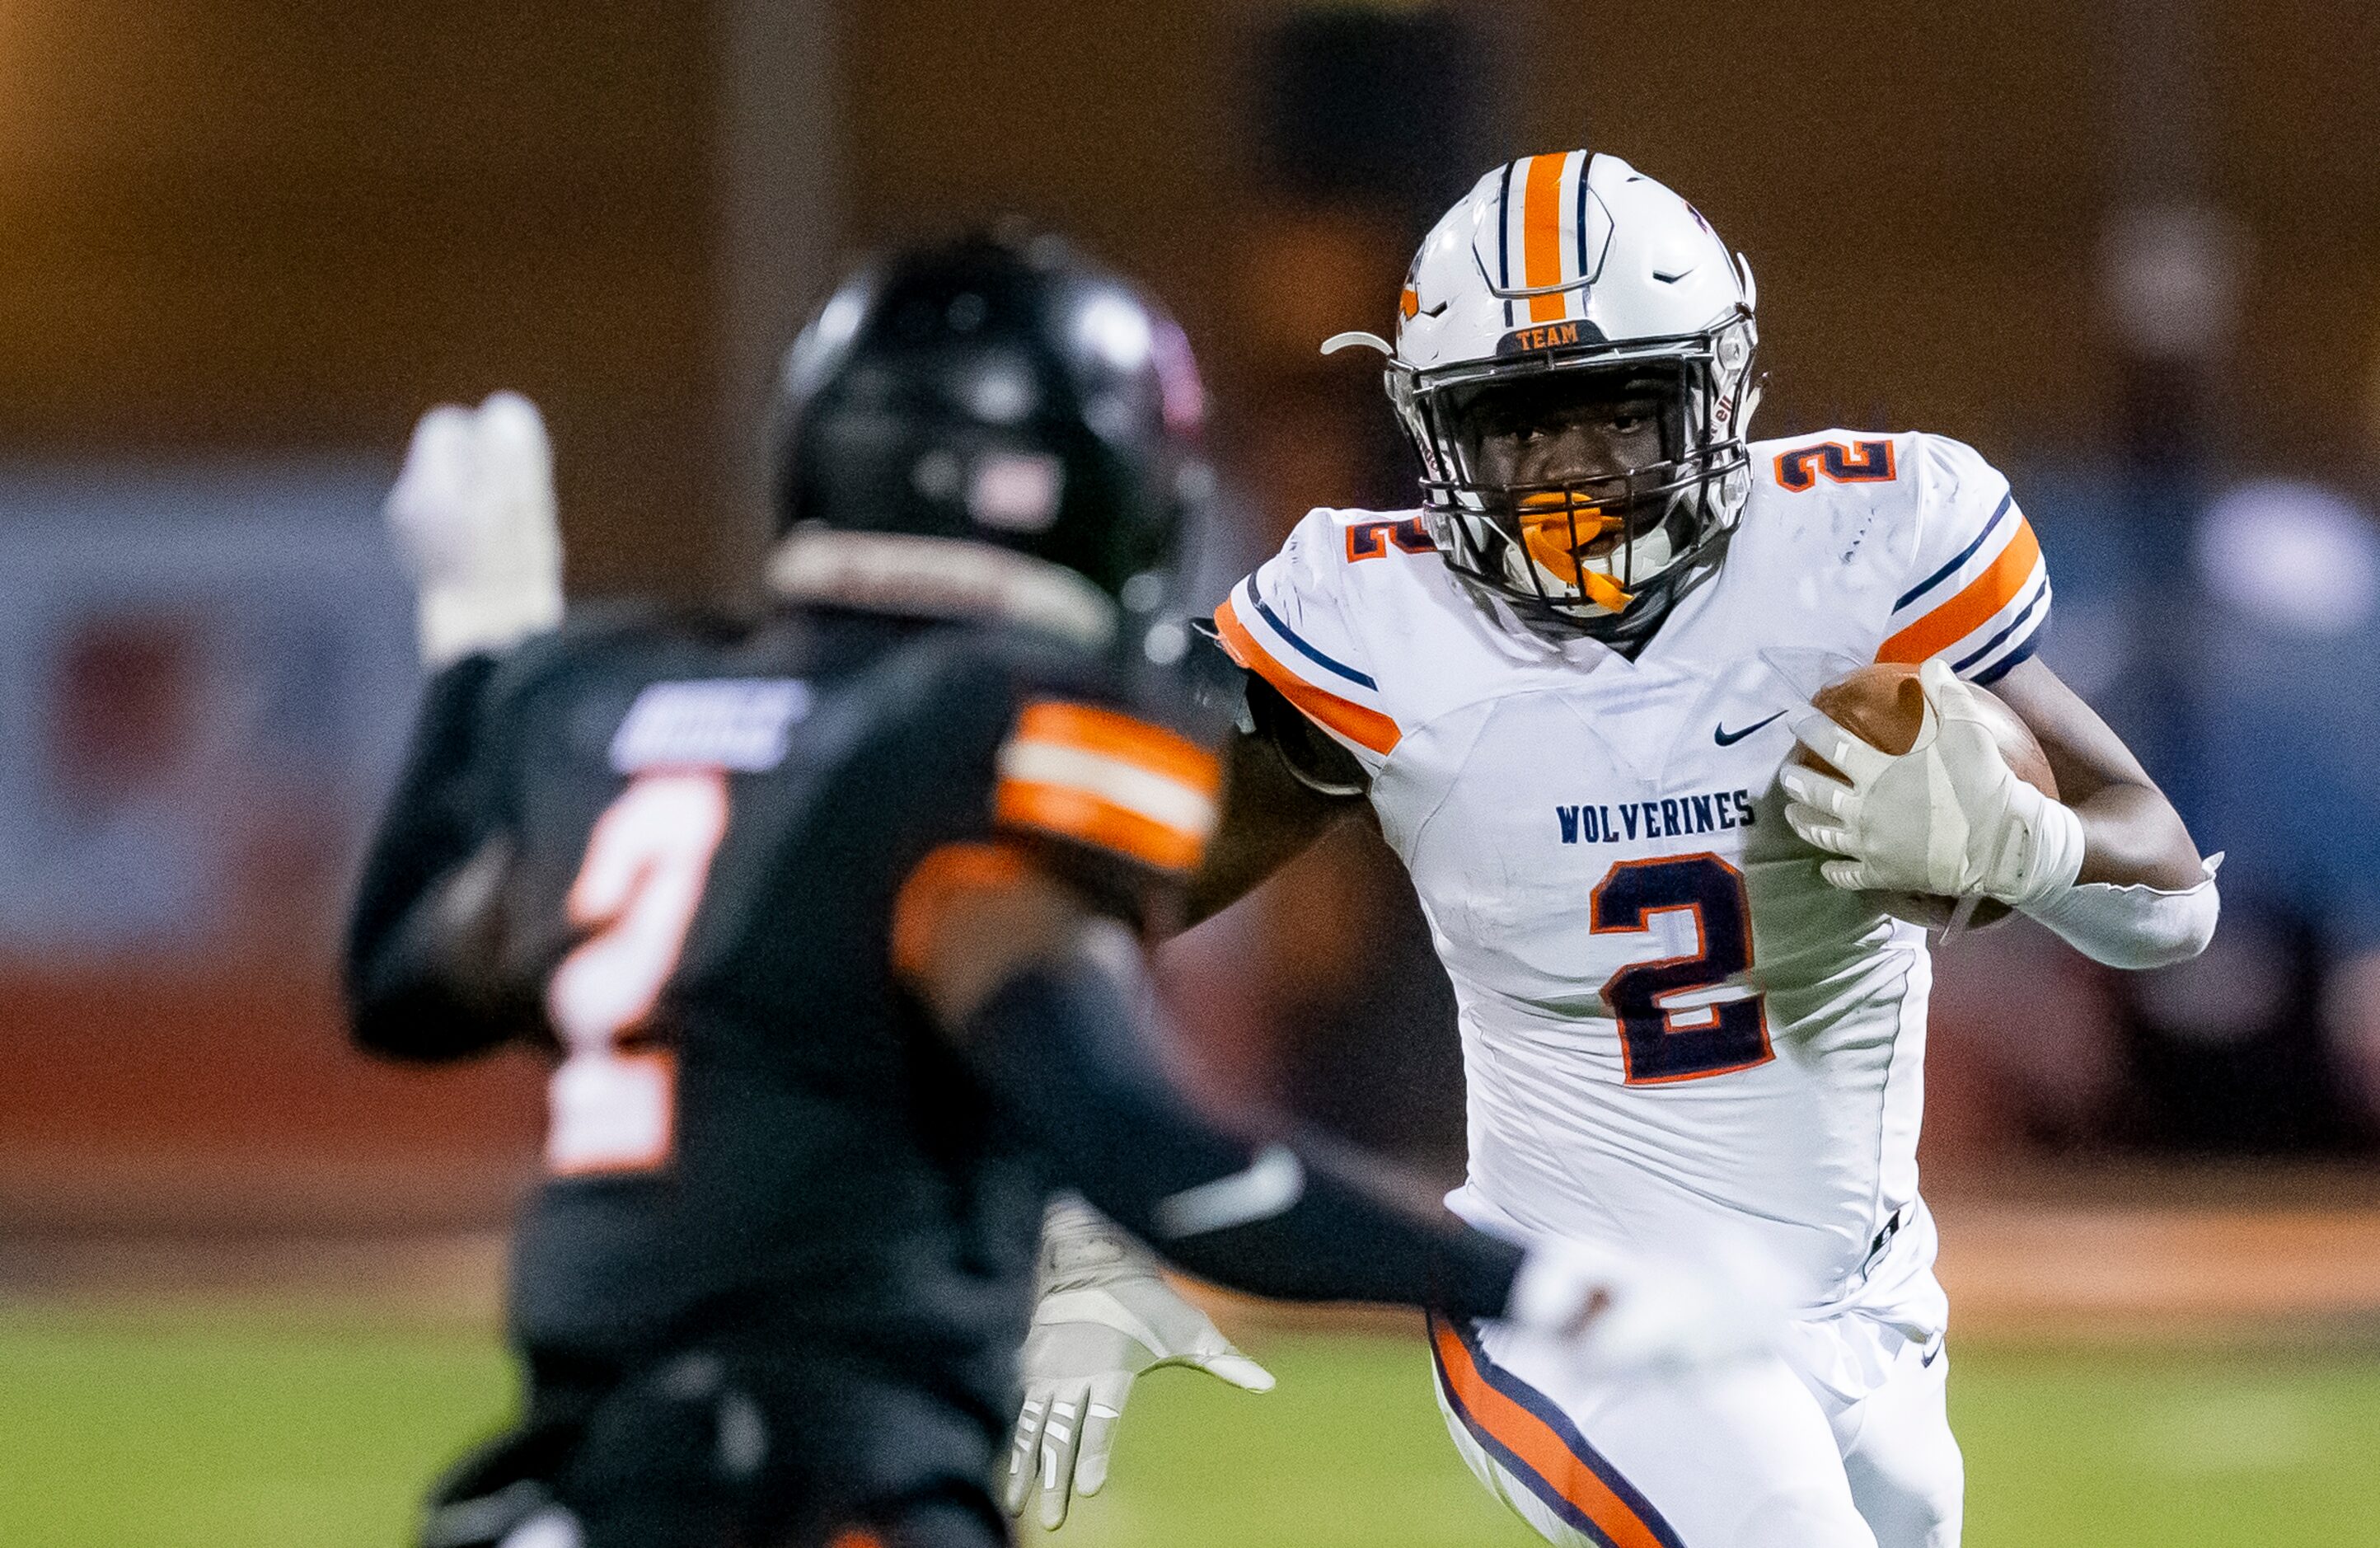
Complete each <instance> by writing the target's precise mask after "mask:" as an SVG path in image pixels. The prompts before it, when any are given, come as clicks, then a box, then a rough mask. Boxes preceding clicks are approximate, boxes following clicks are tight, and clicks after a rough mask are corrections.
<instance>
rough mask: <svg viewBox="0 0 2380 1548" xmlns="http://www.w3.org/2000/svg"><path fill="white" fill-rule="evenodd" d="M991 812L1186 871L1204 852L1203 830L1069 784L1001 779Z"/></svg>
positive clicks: (999, 817) (1009, 823) (1000, 818)
mask: <svg viewBox="0 0 2380 1548" xmlns="http://www.w3.org/2000/svg"><path fill="white" fill-rule="evenodd" d="M992 816H993V817H994V818H995V819H996V820H998V821H999V822H1001V823H1004V824H1006V825H1007V826H1010V827H1016V828H1032V829H1036V830H1038V831H1039V832H1042V833H1048V834H1055V835H1058V836H1059V837H1061V838H1071V839H1074V840H1075V841H1076V842H1077V843H1082V844H1088V845H1090V846H1092V847H1095V848H1100V849H1112V850H1114V851H1115V852H1116V853H1117V854H1120V855H1123V856H1125V857H1127V858H1129V859H1135V860H1138V861H1140V862H1141V863H1142V864H1144V865H1152V866H1155V867H1156V868H1157V869H1158V870H1160V871H1190V870H1193V869H1195V868H1196V866H1197V864H1198V860H1199V858H1200V857H1201V856H1202V855H1204V854H1205V853H1206V852H1207V840H1206V835H1203V834H1195V833H1189V832H1186V831H1184V829H1181V828H1177V827H1174V826H1172V825H1171V824H1169V823H1160V822H1157V821H1156V820H1154V819H1152V818H1148V817H1144V816H1142V815H1141V814H1140V813H1139V812H1137V811H1132V810H1131V809H1129V808H1127V807H1123V806H1119V805H1117V804H1116V803H1115V802H1113V801H1110V800H1102V799H1101V798H1099V797H1098V796H1095V795H1092V794H1091V793H1090V792H1089V791H1087V790H1078V789H1076V788H1075V787H1074V786H1067V785H1042V784H1037V783H1034V782H1031V781H1027V780H1021V779H1003V780H1002V781H1001V782H1000V793H999V795H998V797H997V798H995V799H994V801H993V805H992Z"/></svg>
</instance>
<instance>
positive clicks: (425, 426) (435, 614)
mask: <svg viewBox="0 0 2380 1548" xmlns="http://www.w3.org/2000/svg"><path fill="white" fill-rule="evenodd" d="M385 516H386V518H387V521H388V526H389V533H390V537H391V538H392V540H393V541H394V542H395V546H396V549H397V552H398V554H399V555H401V556H402V557H403V558H404V560H405V562H406V567H407V569H408V570H410V571H411V572H412V575H413V579H414V585H415V590H416V593H417V600H418V603H419V625H420V646H421V656H422V664H424V665H425V666H427V667H428V668H429V669H430V671H431V680H430V685H429V688H428V690H427V691H426V692H425V694H424V695H423V701H422V708H421V713H420V717H419V721H418V723H417V725H416V729H415V732H414V741H413V747H412V750H411V751H410V753H409V754H408V756H407V761H406V767H405V771H404V774H402V775H401V776H400V778H399V779H398V782H397V787H396V790H395V793H394V794H393V795H392V796H391V797H390V799H389V805H388V809H387V811H386V812H385V813H384V814H383V817H382V820H381V825H380V828H379V831H378V833H377V834H376V835H375V836H374V838H373V841H372V847H371V849H370V854H369V855H368V857H367V859H366V860H365V862H364V872H363V879H362V882H361V884H360V885H359V887H358V892H357V898H356V905H355V909H354V912H353V914H352V916H351V918H350V921H349V925H348V932H347V945H346V989H347V1000H348V1006H349V1019H350V1024H351V1026H352V1027H353V1030H354V1034H355V1038H356V1041H357V1042H359V1043H360V1044H362V1045H363V1046H364V1047H366V1048H370V1049H372V1050H373V1051H375V1052H378V1053H383V1054H395V1055H398V1056H400V1057H406V1058H423V1059H435V1058H452V1057H455V1056H458V1055H460V1054H468V1053H472V1052H474V1051H476V1050H479V1049H481V1048H485V1047H488V1046H490V1045H492V1044H493V1043H495V1042H501V1041H503V1040H504V1038H506V1037H508V1036H510V1035H511V1034H512V1033H513V1032H515V1031H516V1030H519V1029H520V1028H521V1027H522V1026H524V1025H526V1024H530V1023H531V1022H533V1019H534V1018H533V1012H531V1011H528V1010H525V1008H524V1007H523V1006H521V1005H519V1004H518V1003H517V993H518V991H517V988H516V987H515V986H507V985H505V984H504V983H503V982H502V981H501V980H500V978H499V976H498V964H499V959H500V957H501V946H502V941H501V929H500V927H501V925H502V922H503V918H504V910H503V907H502V905H503V901H504V882H505V879H506V872H507V869H508V867H509V864H510V859H511V849H510V845H509V843H508V841H507V839H506V836H505V834H504V820H503V817H502V814H501V812H500V811H499V810H498V806H499V803H498V802H497V801H496V800H495V799H494V790H493V782H492V780H491V779H490V778H489V775H488V771H489V768H490V765H491V760H490V756H489V753H490V750H489V749H487V748H486V747H484V746H483V745H481V744H482V740H483V731H484V726H485V721H486V716H485V714H484V713H483V711H482V707H481V706H482V702H483V701H484V700H485V698H486V696H487V692H488V685H489V681H490V679H491V677H492V676H493V675H494V673H495V670H496V656H497V653H498V652H504V651H506V650H508V649H510V648H511V647H512V646H514V645H515V644H516V643H518V642H519V641H520V640H524V639H526V638H527V637H528V636H530V635H532V634H536V633H539V632H540V631H542V630H545V629H549V628H553V626H554V625H555V624H557V623H559V622H560V621H561V617H562V543H561V538H560V536H559V533H558V530H557V528H556V526H555V520H554V506H553V451H552V448H551V447H550V446H549V445H548V444H547V441H546V434H545V424H544V421H542V420H540V418H539V417H538V412H537V409H536V408H535V407H534V406H532V405H531V404H530V403H529V402H528V399H527V398H524V397H521V396H517V395H516V394H512V393H496V394H493V395H492V396H490V397H489V398H488V399H487V401H486V402H485V403H482V404H481V405H480V407H479V408H456V407H455V406H453V405H451V404H448V405H441V406H440V407H438V408H432V409H431V410H430V412H428V413H427V414H424V415H423V416H422V417H421V421H420V423H419V425H417V426H416V427H415V429H414V433H413V441H412V445H410V446H409V447H407V452H406V458H405V469H404V471H403V472H401V473H400V474H399V475H398V476H397V481H396V484H395V488H393V489H391V490H390V491H389V495H388V501H387V506H386V509H385Z"/></svg>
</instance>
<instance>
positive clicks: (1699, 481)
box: [1389, 311, 1753, 639]
mask: <svg viewBox="0 0 2380 1548" xmlns="http://www.w3.org/2000/svg"><path fill="white" fill-rule="evenodd" d="M1752 345H1753V324H1752V320H1751V317H1750V315H1749V312H1748V311H1742V312H1740V313H1739V314H1738V315H1735V316H1730V317H1729V318H1727V319H1726V320H1724V321H1723V322H1722V323H1719V324H1718V325H1716V326H1714V327H1712V328H1710V329H1707V330H1706V331H1704V332H1703V333H1700V334H1696V335H1687V336H1685V337H1682V338H1670V339H1653V340H1639V341H1630V342H1628V343H1625V344H1619V345H1613V344H1606V343H1589V344H1581V345H1577V346H1573V347H1564V348H1560V349H1551V350H1537V351H1532V352H1530V353H1527V354H1524V355H1518V356H1512V357H1506V358H1501V359H1498V360H1482V361H1470V362H1464V363H1462V364H1459V365H1452V366H1448V367H1443V368H1440V369H1438V370H1434V371H1418V372H1417V371H1410V370H1397V369H1392V370H1391V371H1390V373H1389V375H1390V381H1389V390H1390V397H1391V398H1392V399H1393V400H1394V402H1395V404H1396V407H1397V408H1398V411H1399V414H1400V417H1401V418H1402V419H1403V421H1404V425H1405V429H1406V432H1407V433H1408V435H1409V436H1410V437H1411V438H1412V440H1413V442H1414V445H1415V449H1416V450H1417V451H1418V452H1419V453H1420V455H1421V460H1422V464H1423V469H1424V477H1423V480H1422V499H1423V510H1424V515H1425V518H1426V519H1427V522H1428V524H1429V527H1430V530H1431V532H1432V535H1433V536H1434V537H1435V538H1436V540H1437V542H1438V544H1439V551H1440V554H1441V555H1442V557H1443V558H1444V560H1445V562H1446V564H1447V567H1449V568H1450V569H1451V570H1453V571H1454V572H1455V573H1456V574H1457V575H1460V576H1462V577H1463V578H1464V579H1466V580H1468V581H1470V582H1471V583H1473V584H1474V585H1475V586H1477V587H1479V588H1481V589H1482V590H1484V591H1488V592H1490V593H1492V594H1493V595H1495V596H1496V597H1498V598H1500V599H1501V600H1503V601H1505V602H1507V603H1511V604H1512V606H1513V607H1514V608H1515V609H1516V610H1517V611H1518V612H1519V613H1521V614H1522V616H1524V617H1526V618H1529V619H1532V620H1536V621H1543V622H1550V623H1554V624H1557V625H1560V626H1563V627H1565V628H1571V629H1574V630H1577V631H1580V632H1584V633H1587V634H1590V635H1594V636H1597V637H1598V638H1606V639H1610V638H1615V637H1618V636H1620V635H1621V634H1623V633H1624V634H1626V635H1631V636H1636V637H1639V638H1641V637H1645V636H1647V635H1649V631H1650V628H1652V627H1654V626H1656V625H1658V620H1659V616H1660V615H1661V614H1663V613H1665V612H1666V611H1667V608H1668V605H1669V603H1670V602H1671V601H1673V600H1674V599H1675V597H1676V595H1677V594H1679V592H1680V591H1682V589H1683V586H1684V583H1685V582H1686V581H1687V580H1688V579H1690V578H1691V576H1692V574H1693V573H1694V571H1695V570H1696V569H1697V567H1702V568H1706V567H1707V566H1708V562H1709V561H1711V560H1712V559H1715V557H1716V554H1717V550H1718V542H1719V540H1720V539H1722V538H1723V537H1725V535H1726V534H1727V532H1728V531H1729V530H1731V529H1732V527H1733V526H1734V523H1735V519H1736V518H1737V517H1738V516H1739V515H1740V514H1741V513H1742V510H1743V502H1744V499H1745V497H1746V495H1747V494H1749V491H1750V480H1749V476H1748V464H1749V456H1748V453H1747V451H1746V449H1745V445H1744V439H1743V428H1742V427H1743V421H1744V420H1745V419H1746V418H1747V417H1748V415H1749V413H1750V409H1751V399H1752V396H1753V394H1752V393H1751V392H1750V391H1749V390H1748V387H1749V383H1750V379H1751V365H1752ZM1645 418H1649V419H1650V421H1651V423H1650V425H1648V426H1645V427H1643V428H1641V429H1635V430H1633V433H1627V434H1621V432H1622V431H1626V430H1628V429H1629V427H1630V426H1631V425H1632V422H1633V421H1637V420H1640V419H1645ZM1580 424H1586V425H1597V426H1600V427H1602V429H1601V430H1600V432H1599V433H1597V434H1595V435H1586V436H1585V437H1584V438H1583V440H1582V441H1581V442H1580V443H1578V444H1579V445H1584V446H1585V447H1588V448H1591V449H1590V451H1589V454H1588V455H1587V456H1585V457H1583V458H1577V459H1574V460H1575V461H1576V464H1577V465H1575V466H1563V465H1562V463H1563V459H1562V458H1561V457H1560V456H1559V455H1556V456H1554V457H1551V458H1550V459H1548V457H1543V456H1540V457H1536V458H1526V457H1519V456H1516V455H1515V453H1514V450H1513V448H1514V446H1515V445H1516V444H1518V443H1519V442H1520V441H1522V440H1524V439H1526V438H1527V436H1528V435H1532V434H1562V433H1564V431H1565V427H1569V426H1574V425H1580ZM1654 432H1657V433H1658V434H1657V435H1656V434H1654ZM1615 441H1618V442H1626V443H1633V454H1632V455H1628V456H1626V457H1624V459H1618V458H1617V457H1616V448H1615V445H1614V443H1615ZM1548 460H1550V461H1551V462H1552V464H1553V466H1551V467H1550V468H1548V467H1546V466H1545V464H1546V463H1547V462H1548ZM1615 460H1624V465H1614V463H1615ZM1533 463H1534V464H1535V466H1532V464H1533ZM1623 620H1624V622H1623Z"/></svg>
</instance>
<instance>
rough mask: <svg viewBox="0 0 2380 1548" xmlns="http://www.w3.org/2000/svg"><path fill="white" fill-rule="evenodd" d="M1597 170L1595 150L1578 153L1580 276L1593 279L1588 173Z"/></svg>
mask: <svg viewBox="0 0 2380 1548" xmlns="http://www.w3.org/2000/svg"><path fill="white" fill-rule="evenodd" d="M1594 170H1595V152H1593V151H1588V150H1581V151H1580V152H1579V153H1578V277H1579V278H1581V279H1593V278H1594V277H1595V274H1594V272H1593V270H1592V269H1591V268H1590V267H1589V266H1588V262H1587V256H1586V175H1587V174H1588V173H1590V172H1592V171H1594Z"/></svg>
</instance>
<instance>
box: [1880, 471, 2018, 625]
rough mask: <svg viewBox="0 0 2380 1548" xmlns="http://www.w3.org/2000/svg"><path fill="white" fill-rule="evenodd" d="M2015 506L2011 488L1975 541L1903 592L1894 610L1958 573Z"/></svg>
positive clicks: (2014, 493)
mask: <svg viewBox="0 0 2380 1548" xmlns="http://www.w3.org/2000/svg"><path fill="white" fill-rule="evenodd" d="M2015 508H2016V491H2015V490H2013V489H2011V490H2010V491H2009V492H2008V493H2007V494H2003V495H2001V496H2000V504H1999V509H1998V510H1996V511H1994V512H1992V518H1991V519H1990V520H1989V521H1986V522H1985V523H1984V530H1982V531H1980V532H1977V533H1976V534H1975V541H1974V542H1971V543H1969V544H1968V545H1967V546H1966V547H1964V548H1962V549H1961V550H1959V555H1958V557H1957V558H1955V559H1952V560H1951V561H1950V562H1949V564H1947V565H1944V566H1943V567H1941V568H1940V569H1937V570H1936V571H1935V572H1934V573H1933V574H1931V575H1929V576H1927V577H1926V578H1925V579H1924V580H1921V581H1919V582H1918V583H1917V584H1916V585H1915V586H1914V587H1913V588H1911V589H1910V590H1908V591H1903V592H1901V593H1900V601H1898V602H1896V603H1893V604H1892V610H1893V611H1894V612H1895V613H1898V612H1900V610H1901V609H1902V608H1904V607H1906V606H1908V605H1909V604H1910V603H1913V602H1915V601H1916V600H1917V599H1918V598H1919V597H1922V596H1924V595H1925V593H1926V592H1928V591H1932V590H1933V589H1934V588H1935V587H1937V586H1939V585H1940V584H1942V582H1944V581H1945V580H1948V579H1950V577H1952V576H1954V575H1956V574H1958V573H1959V567H1960V566H1961V565H1963V564H1965V563H1966V562H1967V561H1968V560H1970V559H1972V558H1973V557H1974V556H1975V550H1977V549H1978V548H1981V547H1983V546H1984V540H1985V538H1988V537H1990V536H1991V535H1992V531H1993V530H1994V529H1995V528H1997V527H1998V526H1999V524H2000V523H2001V522H2002V521H2004V520H2006V519H2007V518H2008V513H2009V512H2010V511H2011V510H2013V509H2015Z"/></svg>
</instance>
